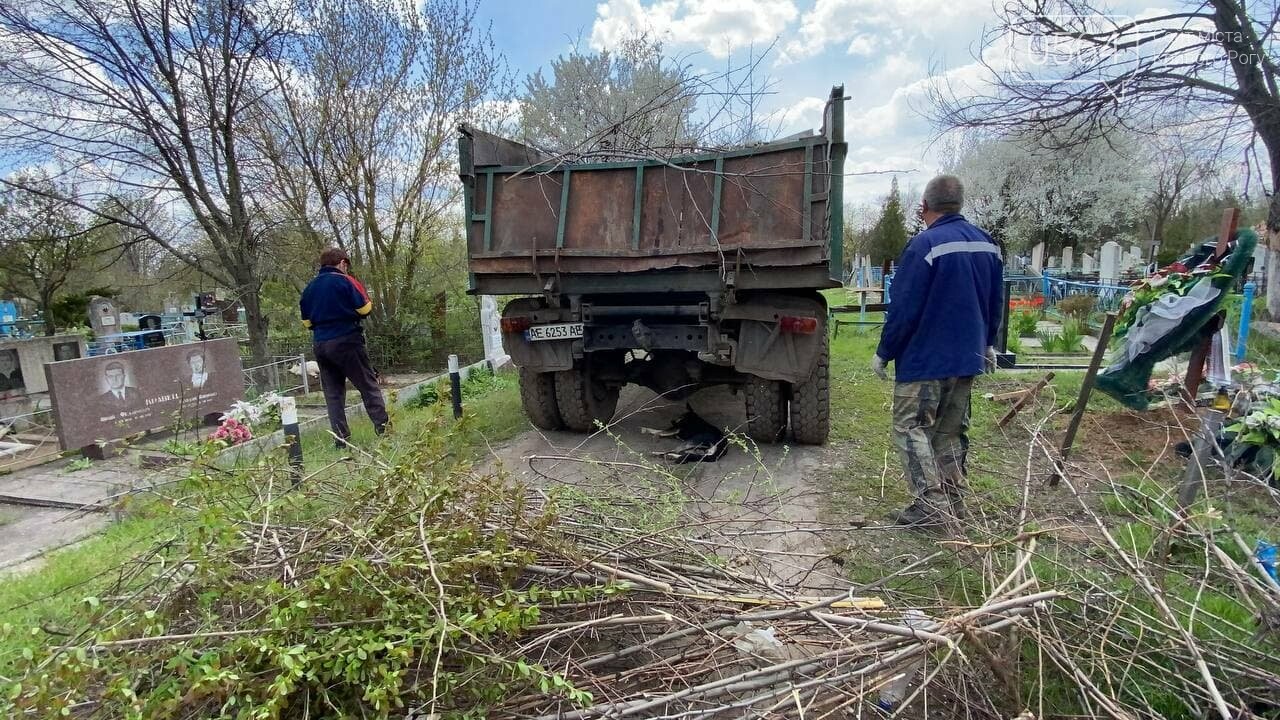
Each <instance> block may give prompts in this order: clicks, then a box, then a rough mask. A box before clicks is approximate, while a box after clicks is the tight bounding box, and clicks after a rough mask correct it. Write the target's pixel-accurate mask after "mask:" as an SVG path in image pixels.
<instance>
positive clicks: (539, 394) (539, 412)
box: [520, 368, 564, 430]
mask: <svg viewBox="0 0 1280 720" xmlns="http://www.w3.org/2000/svg"><path fill="white" fill-rule="evenodd" d="M520 404H521V405H523V406H524V414H525V415H527V416H528V418H529V422H531V423H533V426H534V427H536V428H538V429H540V430H563V429H564V419H563V418H561V417H560V406H559V405H558V404H557V402H556V374H555V373H549V372H534V371H533V370H529V369H527V368H520Z"/></svg>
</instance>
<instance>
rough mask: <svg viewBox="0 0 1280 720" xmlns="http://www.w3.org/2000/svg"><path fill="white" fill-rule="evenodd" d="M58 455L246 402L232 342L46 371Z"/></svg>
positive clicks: (57, 365)
mask: <svg viewBox="0 0 1280 720" xmlns="http://www.w3.org/2000/svg"><path fill="white" fill-rule="evenodd" d="M45 376H46V378H47V380H48V384H49V391H50V396H51V397H52V399H53V415H54V420H55V422H56V424H57V427H58V439H59V440H60V441H61V442H62V447H63V448H64V449H68V450H71V449H84V448H90V447H94V446H97V445H98V444H99V443H102V442H108V441H111V440H117V439H119V438H123V437H126V436H128V435H132V434H134V433H139V432H143V431H145V430H154V429H156V428H161V427H165V426H168V425H173V424H174V422H175V421H176V420H193V419H198V418H204V417H207V416H209V415H217V414H221V413H223V412H226V411H227V409H228V408H230V407H231V405H232V404H233V403H234V402H236V401H237V400H240V399H242V398H243V397H244V374H243V372H242V371H241V367H240V350H239V346H238V343H237V342H236V340H235V339H234V338H221V339H218V340H210V341H208V342H200V343H188V344H185V345H170V346H168V347H160V348H154V349H151V350H136V351H133V352H126V353H118V354H115V355H99V356H96V357H89V358H83V359H80V360H69V361H66V362H57V363H51V364H48V365H45Z"/></svg>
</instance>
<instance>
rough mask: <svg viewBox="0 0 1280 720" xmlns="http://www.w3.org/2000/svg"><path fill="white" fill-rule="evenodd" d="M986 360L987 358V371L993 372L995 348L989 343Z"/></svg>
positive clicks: (994, 369) (994, 368)
mask: <svg viewBox="0 0 1280 720" xmlns="http://www.w3.org/2000/svg"><path fill="white" fill-rule="evenodd" d="M986 360H987V372H988V373H993V372H995V371H996V349H995V348H993V347H991V346H990V345H988V346H987V355H986Z"/></svg>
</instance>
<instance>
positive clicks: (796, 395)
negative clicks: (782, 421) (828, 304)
mask: <svg viewBox="0 0 1280 720" xmlns="http://www.w3.org/2000/svg"><path fill="white" fill-rule="evenodd" d="M819 331H821V332H822V333H823V334H822V344H821V345H819V346H818V361H817V363H816V364H815V365H814V368H813V374H812V375H810V376H809V379H808V380H805V381H804V382H799V383H795V384H794V385H792V386H791V436H792V437H794V438H795V440H796V442H798V443H800V444H801V445H821V444H823V443H825V442H826V441H827V435H828V434H830V432H831V390H830V376H831V340H830V338H828V337H827V334H826V331H825V328H819Z"/></svg>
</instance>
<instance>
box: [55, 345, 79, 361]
mask: <svg viewBox="0 0 1280 720" xmlns="http://www.w3.org/2000/svg"><path fill="white" fill-rule="evenodd" d="M78 359H80V343H74V342H65V343H54V344H53V360H54V362H62V361H63V360H78Z"/></svg>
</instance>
